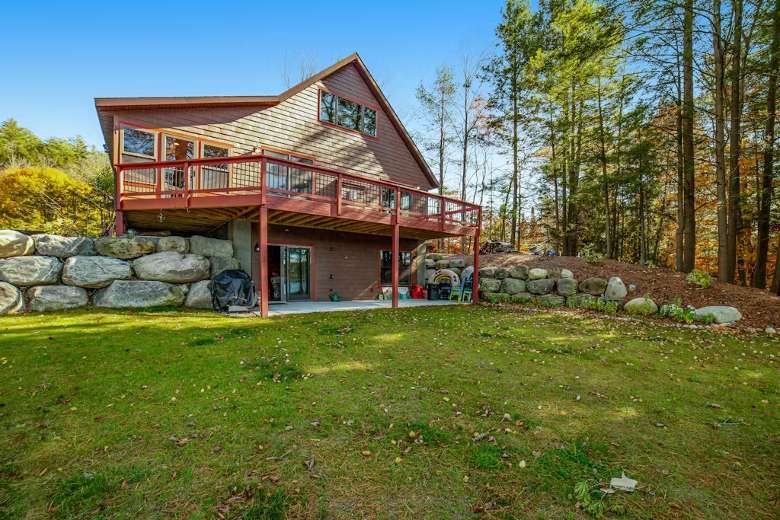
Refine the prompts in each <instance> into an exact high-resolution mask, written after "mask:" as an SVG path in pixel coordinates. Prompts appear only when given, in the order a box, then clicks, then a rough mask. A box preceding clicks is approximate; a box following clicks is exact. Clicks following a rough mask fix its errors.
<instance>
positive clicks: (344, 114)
mask: <svg viewBox="0 0 780 520" xmlns="http://www.w3.org/2000/svg"><path fill="white" fill-rule="evenodd" d="M320 121H323V122H325V123H331V124H334V125H338V126H341V127H343V128H347V129H349V130H354V131H356V132H360V133H361V134H365V135H368V136H370V137H376V110H375V109H373V108H370V107H367V106H364V105H361V104H359V103H356V102H354V101H350V100H349V99H345V98H343V97H340V96H337V95H336V94H332V93H330V92H326V91H324V90H321V91H320Z"/></svg>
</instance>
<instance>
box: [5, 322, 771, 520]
mask: <svg viewBox="0 0 780 520" xmlns="http://www.w3.org/2000/svg"><path fill="white" fill-rule="evenodd" d="M778 361H780V341H779V340H777V339H770V338H768V337H767V336H764V335H761V336H752V337H749V336H742V337H735V336H732V335H727V334H722V333H717V332H712V331H702V330H697V331H691V330H685V329H679V328H672V327H667V326H659V325H658V324H648V325H644V324H640V323H638V322H626V321H620V320H614V319H609V320H608V319H600V318H598V317H594V316H592V315H591V316H589V315H582V314H573V313H569V312H547V311H542V312H535V313H534V312H530V311H526V310H522V309H514V310H500V309H495V308H488V307H478V308H474V307H458V308H444V307H438V308H437V307H430V308H417V309H404V310H397V311H392V310H385V311H374V312H356V313H329V314H312V315H299V316H292V317H281V318H272V319H267V320H261V319H235V318H226V317H221V316H215V315H213V314H210V313H195V312H183V311H170V310H161V311H154V312H132V313H129V312H128V313H124V312H94V311H92V312H90V313H83V312H78V313H70V314H64V315H58V316H54V315H44V316H20V317H4V318H0V518H46V517H54V518H95V517H99V518H162V517H177V518H214V517H216V516H223V517H227V518H410V519H419V518H431V519H443V518H471V517H479V518H517V517H531V518H569V517H570V518H582V517H587V516H588V513H586V512H585V511H584V509H586V508H587V509H589V510H591V511H592V512H593V513H594V514H596V515H597V514H598V512H599V510H600V509H602V508H603V510H604V511H605V514H606V515H607V516H618V515H622V516H624V517H626V518H772V517H774V518H777V517H778V515H780V471H779V470H780V443H779V442H778V441H779V440H780V421H778V405H779V404H780V395H779V392H780V377H778V368H779V367H778ZM622 471H625V473H626V475H627V476H629V477H632V478H635V479H637V480H638V481H639V488H638V490H637V491H636V492H634V493H625V492H618V493H615V494H612V495H609V496H607V497H606V498H604V499H602V493H601V492H600V491H598V489H599V485H600V484H601V485H603V484H604V483H606V482H608V481H609V478H610V477H612V476H619V475H620V474H621V472H622ZM586 486H587V487H586ZM575 487H576V488H577V489H578V490H579V494H578V493H575ZM588 489H590V492H588Z"/></svg>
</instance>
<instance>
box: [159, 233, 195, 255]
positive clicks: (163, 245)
mask: <svg viewBox="0 0 780 520" xmlns="http://www.w3.org/2000/svg"><path fill="white" fill-rule="evenodd" d="M189 249H190V242H189V240H187V239H186V238H184V237H173V236H171V237H160V238H159V239H158V240H157V252H158V253H159V252H162V251H176V252H177V253H186V252H187V251H189Z"/></svg>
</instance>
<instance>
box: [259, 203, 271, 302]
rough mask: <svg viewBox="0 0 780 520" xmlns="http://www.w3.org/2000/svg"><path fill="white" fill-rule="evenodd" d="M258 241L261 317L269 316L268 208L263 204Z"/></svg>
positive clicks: (260, 210) (260, 209)
mask: <svg viewBox="0 0 780 520" xmlns="http://www.w3.org/2000/svg"><path fill="white" fill-rule="evenodd" d="M257 214H258V218H257V224H258V228H257V235H258V238H257V241H258V248H259V249H260V251H258V258H259V261H260V265H259V266H258V270H257V277H258V278H259V280H258V281H257V289H258V292H259V293H260V294H258V307H259V310H260V316H262V317H264V318H265V317H266V316H268V296H269V294H268V206H267V205H265V204H263V205H262V206H258V207H257Z"/></svg>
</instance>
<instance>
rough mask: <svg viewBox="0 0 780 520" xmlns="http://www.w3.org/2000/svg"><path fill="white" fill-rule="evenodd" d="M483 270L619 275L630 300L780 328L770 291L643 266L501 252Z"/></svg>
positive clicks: (777, 301) (485, 260)
mask: <svg viewBox="0 0 780 520" xmlns="http://www.w3.org/2000/svg"><path fill="white" fill-rule="evenodd" d="M479 262H480V267H487V266H493V267H499V266H501V267H510V266H513V265H526V266H528V267H529V268H530V267H542V268H545V269H548V268H553V267H558V268H565V269H569V270H570V271H572V272H573V273H574V277H575V278H576V279H577V280H580V281H582V280H584V279H585V278H589V277H591V276H598V277H601V278H609V277H610V276H619V277H620V278H621V279H622V280H623V282H624V283H625V284H626V286H628V285H629V284H634V285H635V286H636V290H635V291H634V292H633V293H629V296H628V297H629V298H632V297H637V296H649V297H650V298H652V299H653V300H654V301H655V302H656V303H657V304H658V305H661V304H662V303H666V302H674V301H676V300H677V299H678V298H680V299H682V303H683V305H693V306H694V307H697V308H698V307H704V306H706V305H731V306H733V307H736V308H737V309H739V311H740V312H741V313H742V320H740V321H739V322H738V323H737V325H738V326H740V327H743V328H744V327H752V328H759V329H762V330H763V329H764V328H765V327H766V326H767V325H772V326H773V327H775V328H777V329H780V298H779V297H777V296H773V295H771V294H770V293H769V292H767V291H762V290H759V289H752V288H750V287H740V286H736V285H731V284H724V283H720V282H715V283H714V284H713V286H712V287H710V288H708V289H702V288H700V287H697V286H695V285H692V284H689V283H688V282H686V281H685V275H684V274H682V273H677V272H675V271H672V270H670V269H664V268H660V267H642V266H641V265H636V264H626V263H623V262H618V261H615V260H599V261H596V262H586V261H585V260H583V259H582V258H576V257H570V256H534V255H527V254H519V253H500V254H493V255H483V256H480V257H479Z"/></svg>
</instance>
